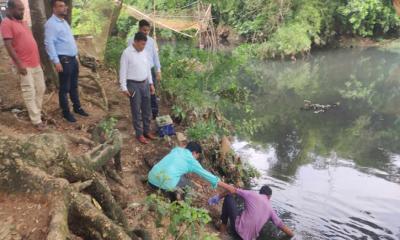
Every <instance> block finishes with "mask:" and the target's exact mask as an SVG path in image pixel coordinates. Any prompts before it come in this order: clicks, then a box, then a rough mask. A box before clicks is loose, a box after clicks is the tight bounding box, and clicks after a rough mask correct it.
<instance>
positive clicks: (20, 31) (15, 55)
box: [0, 0, 46, 130]
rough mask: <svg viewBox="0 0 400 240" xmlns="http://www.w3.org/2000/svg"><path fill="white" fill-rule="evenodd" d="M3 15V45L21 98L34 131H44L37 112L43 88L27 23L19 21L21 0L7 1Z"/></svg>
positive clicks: (21, 7)
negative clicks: (14, 74)
mask: <svg viewBox="0 0 400 240" xmlns="http://www.w3.org/2000/svg"><path fill="white" fill-rule="evenodd" d="M7 11H8V14H7V17H6V18H5V19H4V20H3V21H2V22H1V25H0V31H1V35H2V36H3V39H4V45H5V47H6V49H7V52H8V54H9V55H10V57H11V59H12V60H13V62H14V65H15V67H16V69H17V72H18V75H19V77H20V84H21V89H22V97H23V99H24V101H25V105H26V108H27V109H28V113H29V117H30V119H31V122H32V123H33V124H34V125H35V127H36V129H38V130H44V129H45V126H44V124H43V122H42V119H41V111H42V102H43V95H44V92H45V90H46V85H45V83H44V76H43V71H42V68H41V66H40V57H39V50H38V47H37V44H36V41H35V39H34V38H33V35H32V32H31V30H30V29H29V27H28V25H27V23H26V22H24V21H22V19H23V17H24V11H25V7H24V4H23V3H22V2H21V0H9V1H8V3H7Z"/></svg>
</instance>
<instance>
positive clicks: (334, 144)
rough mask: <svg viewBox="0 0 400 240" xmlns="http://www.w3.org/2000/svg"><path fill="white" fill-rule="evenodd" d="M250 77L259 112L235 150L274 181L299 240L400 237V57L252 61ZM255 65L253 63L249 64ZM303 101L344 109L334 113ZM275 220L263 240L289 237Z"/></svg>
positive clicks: (326, 55)
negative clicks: (316, 109)
mask: <svg viewBox="0 0 400 240" xmlns="http://www.w3.org/2000/svg"><path fill="white" fill-rule="evenodd" d="M249 66H251V68H252V71H253V74H252V76H246V75H245V74H244V75H243V76H241V77H240V78H241V80H240V81H241V85H242V86H245V87H246V88H248V89H249V90H250V92H251V97H250V100H249V101H250V103H251V105H252V106H253V108H254V113H253V114H249V113H248V112H245V111H242V112H241V111H237V110H232V109H226V111H225V113H226V114H227V115H228V117H229V118H230V119H231V120H233V121H235V122H240V120H242V121H244V120H246V121H247V122H251V121H253V123H255V124H254V125H256V126H257V128H256V130H255V132H254V134H253V135H250V134H249V133H248V132H247V133H246V131H242V133H241V134H239V136H238V137H237V140H236V142H235V143H234V144H233V147H234V149H235V150H236V151H237V152H239V153H240V154H241V156H242V158H243V159H245V161H248V162H249V163H250V164H251V165H253V166H255V167H256V168H257V169H258V170H259V172H260V173H261V177H260V178H258V179H253V188H254V189H255V190H257V189H259V188H260V186H262V185H263V184H269V185H270V186H271V187H272V189H273V195H272V203H273V207H274V208H275V209H276V211H277V212H278V214H279V216H280V217H281V218H282V219H283V221H284V222H285V224H287V225H288V226H290V227H291V228H293V229H294V231H295V233H296V237H295V239H400V53H399V52H396V51H393V50H387V49H377V48H369V49H342V50H331V51H322V52H317V53H314V54H313V55H312V56H311V57H309V59H307V60H298V61H297V62H295V63H293V62H282V61H269V62H265V63H249ZM249 66H247V67H249ZM303 100H309V101H312V102H313V103H318V104H333V103H339V107H337V108H334V109H331V110H329V111H327V112H324V113H314V112H313V111H303V110H300V108H301V107H302V106H303ZM281 236H282V234H279V231H277V230H276V228H274V227H273V226H272V225H271V224H268V225H267V226H266V229H265V230H264V231H263V233H262V236H261V238H260V239H277V238H278V239H279V238H280V237H281Z"/></svg>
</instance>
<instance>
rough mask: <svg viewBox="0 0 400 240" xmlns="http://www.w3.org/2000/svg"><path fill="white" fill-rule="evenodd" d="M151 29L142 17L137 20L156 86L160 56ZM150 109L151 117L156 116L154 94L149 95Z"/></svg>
mask: <svg viewBox="0 0 400 240" xmlns="http://www.w3.org/2000/svg"><path fill="white" fill-rule="evenodd" d="M150 30H151V26H150V23H149V22H148V21H146V20H144V19H142V20H140V21H139V32H142V33H144V34H145V35H146V37H147V42H146V46H145V47H144V51H145V52H146V53H147V57H148V59H149V63H150V68H151V75H152V77H153V83H154V86H155V87H156V88H157V86H158V85H157V84H159V81H160V80H161V64H160V58H159V56H158V51H157V46H156V42H155V41H154V39H153V38H152V37H150V36H149V33H150ZM132 43H133V37H132V38H131V39H129V40H128V46H130V45H132ZM151 111H152V114H153V119H155V118H156V117H157V116H158V103H157V96H156V94H152V95H151Z"/></svg>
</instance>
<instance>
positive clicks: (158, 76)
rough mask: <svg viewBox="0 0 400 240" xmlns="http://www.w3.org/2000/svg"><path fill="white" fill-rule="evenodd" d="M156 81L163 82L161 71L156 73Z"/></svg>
mask: <svg viewBox="0 0 400 240" xmlns="http://www.w3.org/2000/svg"><path fill="white" fill-rule="evenodd" d="M156 79H157V81H161V72H160V71H158V72H157V73H156Z"/></svg>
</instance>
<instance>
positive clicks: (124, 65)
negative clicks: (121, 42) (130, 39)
mask: <svg viewBox="0 0 400 240" xmlns="http://www.w3.org/2000/svg"><path fill="white" fill-rule="evenodd" d="M127 71H128V58H127V56H126V52H125V51H124V52H123V53H122V56H121V60H120V64H119V84H120V86H121V90H122V92H123V93H124V94H125V95H126V96H128V97H129V96H130V93H129V91H128V88H127V86H126V79H127Z"/></svg>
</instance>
